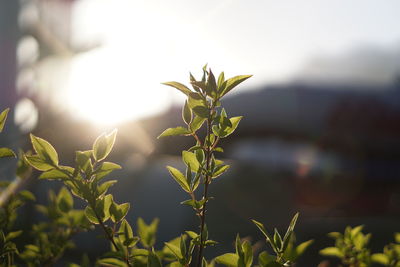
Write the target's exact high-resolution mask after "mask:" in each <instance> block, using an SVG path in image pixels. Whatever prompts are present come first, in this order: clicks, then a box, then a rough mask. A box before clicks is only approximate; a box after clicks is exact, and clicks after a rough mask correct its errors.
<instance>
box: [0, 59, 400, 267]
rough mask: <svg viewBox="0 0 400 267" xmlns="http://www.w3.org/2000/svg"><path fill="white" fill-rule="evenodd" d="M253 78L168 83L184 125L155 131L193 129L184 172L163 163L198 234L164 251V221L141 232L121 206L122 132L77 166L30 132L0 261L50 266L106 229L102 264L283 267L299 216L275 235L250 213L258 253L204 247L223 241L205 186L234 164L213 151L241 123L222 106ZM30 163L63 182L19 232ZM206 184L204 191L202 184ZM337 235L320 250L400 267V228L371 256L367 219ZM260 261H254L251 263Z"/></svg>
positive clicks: (290, 256)
mask: <svg viewBox="0 0 400 267" xmlns="http://www.w3.org/2000/svg"><path fill="white" fill-rule="evenodd" d="M250 77H251V76H250V75H240V76H235V77H233V78H229V79H225V77H224V73H221V74H220V75H219V76H218V79H216V78H215V76H214V74H213V72H212V71H211V69H209V70H207V68H206V66H205V67H204V68H203V76H202V78H201V80H196V79H195V78H194V76H193V75H192V74H190V83H191V87H192V89H189V87H187V86H185V85H183V84H181V83H178V82H166V83H164V84H165V85H168V86H172V87H174V88H176V89H178V90H179V91H181V92H182V93H184V94H185V95H186V97H187V99H186V101H185V103H184V105H183V108H182V119H183V122H184V123H185V126H184V127H183V126H178V127H175V128H168V129H166V130H165V131H164V132H162V133H161V134H160V136H159V138H160V137H165V136H189V137H192V138H193V139H194V144H193V146H192V147H190V148H188V149H187V150H184V151H182V160H183V162H184V164H185V166H186V170H185V171H180V170H178V169H177V168H174V167H172V166H167V169H168V171H169V173H170V175H171V176H172V178H173V179H174V180H175V181H176V182H177V183H178V184H179V186H180V187H181V188H182V190H183V191H185V192H186V193H187V194H188V196H189V199H188V200H185V201H183V202H181V204H184V205H188V206H190V207H191V208H192V209H193V210H194V212H195V215H196V216H197V217H198V218H199V226H198V229H197V231H185V232H184V233H182V234H181V235H180V236H179V237H176V238H174V239H172V240H170V241H168V242H165V243H164V246H163V247H162V248H161V249H157V248H155V244H156V234H157V228H158V224H159V220H158V219H157V218H156V219H154V220H153V221H152V222H151V223H149V224H147V223H146V222H145V221H144V220H143V219H141V218H139V219H138V220H137V222H136V227H135V230H136V231H134V230H133V227H132V226H131V224H130V223H129V222H128V220H127V218H128V217H127V216H128V211H129V210H130V204H129V203H121V204H119V203H117V202H116V201H115V199H116V197H115V196H114V195H113V194H111V193H109V188H110V187H111V186H112V185H114V184H115V183H116V182H117V181H116V180H108V179H107V176H108V175H109V174H110V173H112V172H113V171H115V170H117V169H120V168H121V167H120V166H119V165H118V164H116V163H113V162H109V161H106V160H107V157H108V156H109V154H110V153H111V151H112V149H113V146H114V142H115V140H116V135H117V132H116V131H113V132H111V133H109V134H103V135H101V136H99V137H98V138H97V139H96V140H95V142H94V143H93V145H92V147H91V149H89V150H84V151H76V153H75V161H74V164H73V166H65V165H62V164H60V162H59V155H58V153H57V151H56V149H55V148H54V147H53V146H52V145H51V144H50V143H49V142H47V141H46V140H44V139H42V138H39V137H36V136H34V135H31V136H30V138H31V143H32V147H33V154H32V153H31V152H26V153H23V152H19V153H18V163H17V169H16V177H17V178H16V179H15V180H14V181H12V182H6V181H2V182H1V183H0V189H1V194H0V266H2V267H3V266H7V267H14V266H19V265H20V264H25V265H24V266H28V267H36V266H44V267H47V266H53V265H54V264H55V263H56V262H57V261H59V260H60V258H61V257H62V256H63V255H64V253H65V252H66V251H67V250H68V249H71V248H73V247H74V243H73V241H72V237H73V236H75V235H76V234H79V233H80V232H83V231H89V230H92V229H94V228H96V227H97V228H100V229H101V230H102V233H103V237H104V238H105V239H106V240H107V241H108V242H109V243H110V248H109V250H108V251H107V252H105V253H104V254H103V255H102V256H100V257H99V258H97V259H96V261H95V263H93V264H95V265H96V266H119V267H129V266H135V267H145V266H147V267H161V266H170V267H188V266H196V267H214V266H216V265H217V264H220V265H225V266H231V267H250V266H259V267H277V266H294V265H295V262H296V261H297V259H298V257H299V256H301V255H302V254H303V253H304V251H305V250H306V249H307V248H308V247H309V246H310V245H311V244H312V242H313V240H309V241H306V242H303V243H300V244H299V245H296V238H295V234H294V228H295V225H296V222H297V219H298V216H299V214H298V213H296V214H295V215H294V217H293V219H292V220H291V222H290V224H289V227H288V228H287V230H286V232H285V234H284V235H283V237H282V235H281V234H280V233H279V231H278V230H277V229H274V231H273V234H270V232H268V231H267V229H266V227H265V226H264V225H263V224H262V223H260V222H258V221H255V220H253V223H254V224H255V225H256V226H257V228H258V229H259V230H260V231H261V233H262V234H263V235H264V237H265V240H266V243H267V244H268V245H269V246H270V249H269V250H268V251H267V250H265V251H262V252H261V253H259V254H258V255H256V253H255V246H252V244H251V243H250V241H249V240H247V239H241V238H240V236H239V235H237V236H236V240H235V253H225V254H223V255H220V256H217V257H215V258H214V259H211V260H207V259H206V258H205V257H204V250H205V249H206V248H207V247H209V246H214V245H216V244H217V242H216V241H214V240H212V239H210V238H209V233H208V227H209V226H208V224H207V207H208V205H209V201H210V200H211V199H212V198H211V197H210V195H209V193H208V192H209V188H210V186H211V184H212V183H213V181H214V180H215V179H216V178H218V177H220V176H221V175H222V174H223V173H225V172H226V171H227V170H228V168H229V165H226V164H225V163H224V162H223V161H222V160H219V159H217V157H216V153H221V152H223V149H222V148H221V147H220V143H221V141H223V139H224V138H226V137H228V136H229V135H231V134H232V133H233V132H234V131H235V129H236V128H237V127H238V124H239V122H240V121H241V119H242V117H241V116H237V117H228V115H227V112H226V111H225V109H224V108H223V107H222V104H221V99H223V97H225V95H227V94H228V93H229V92H230V91H231V90H233V89H234V88H235V87H236V86H237V85H239V84H240V83H242V82H243V81H245V80H247V79H248V78H250ZM7 114H8V109H7V110H5V111H3V112H1V113H0V132H1V131H2V130H3V128H4V124H5V121H6V118H7ZM4 157H16V154H15V153H14V152H13V151H12V150H11V149H9V148H0V158H4ZM32 167H33V168H34V169H36V170H38V171H40V172H41V174H40V176H39V179H42V180H51V181H53V180H58V181H61V182H62V183H63V185H64V186H63V187H62V188H61V189H60V190H59V191H58V193H57V194H56V193H54V192H53V191H49V192H48V196H49V201H48V204H47V205H37V206H36V210H37V211H38V212H40V213H42V214H43V215H45V216H46V218H47V220H46V221H41V222H39V223H37V224H34V225H31V229H30V231H22V230H21V229H16V227H15V221H16V218H17V211H18V208H19V207H21V206H22V205H24V204H25V203H26V202H27V201H34V200H35V197H34V196H33V195H32V193H31V192H29V191H27V190H23V187H24V183H25V181H26V179H27V178H28V177H29V176H30V174H31V171H32ZM199 188H202V189H203V190H202V191H201V190H199ZM74 198H77V199H80V200H81V201H82V202H83V203H84V209H76V208H74V204H75V201H74ZM22 235H24V238H25V239H24V246H23V248H18V247H17V242H15V240H17V239H18V238H20V236H22ZM329 235H330V236H331V237H333V238H334V239H335V247H328V248H325V249H323V250H321V251H320V253H321V254H322V255H325V256H334V257H338V258H339V259H340V260H341V261H342V264H343V265H344V266H354V267H356V266H371V264H372V263H379V264H381V265H384V266H395V267H399V266H400V263H399V262H400V259H399V255H400V234H398V233H397V234H396V235H395V240H396V243H391V244H389V245H387V246H385V248H384V249H383V252H382V253H375V254H371V252H370V249H369V248H368V247H367V245H368V242H369V240H370V236H371V235H370V234H367V235H364V234H363V233H362V226H358V227H355V228H351V227H347V228H346V230H345V232H344V234H341V233H336V232H335V233H330V234H329ZM255 259H257V263H254V262H255V261H256V260H255ZM93 264H92V263H91V261H90V259H89V257H88V256H87V255H86V254H83V255H82V260H81V262H80V263H79V264H77V263H69V264H67V266H68V267H88V266H93Z"/></svg>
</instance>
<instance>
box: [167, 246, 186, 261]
mask: <svg viewBox="0 0 400 267" xmlns="http://www.w3.org/2000/svg"><path fill="white" fill-rule="evenodd" d="M164 244H165V246H166V247H167V248H168V249H169V251H171V252H172V254H173V255H174V256H175V258H176V259H177V260H178V261H179V260H181V259H182V258H183V257H182V253H181V250H180V249H179V247H178V246H176V245H175V244H171V243H169V242H164Z"/></svg>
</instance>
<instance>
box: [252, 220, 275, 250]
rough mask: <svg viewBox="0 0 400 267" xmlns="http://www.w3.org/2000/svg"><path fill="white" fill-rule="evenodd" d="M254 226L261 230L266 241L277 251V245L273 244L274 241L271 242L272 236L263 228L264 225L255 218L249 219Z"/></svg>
mask: <svg viewBox="0 0 400 267" xmlns="http://www.w3.org/2000/svg"><path fill="white" fill-rule="evenodd" d="M251 221H252V222H253V223H254V224H255V225H256V226H257V228H258V229H259V230H260V231H261V233H263V235H264V236H265V238H266V239H267V242H268V243H269V244H270V245H271V247H272V249H273V250H274V251H275V252H277V251H278V250H277V247H276V246H275V243H274V242H273V239H272V237H271V236H270V235H269V234H268V232H267V230H266V229H265V227H264V225H263V224H262V223H260V222H257V221H256V220H251Z"/></svg>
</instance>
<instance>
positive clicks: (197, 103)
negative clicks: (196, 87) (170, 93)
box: [188, 93, 209, 118]
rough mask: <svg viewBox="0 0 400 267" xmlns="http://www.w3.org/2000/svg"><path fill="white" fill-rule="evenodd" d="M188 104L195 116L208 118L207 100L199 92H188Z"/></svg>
mask: <svg viewBox="0 0 400 267" xmlns="http://www.w3.org/2000/svg"><path fill="white" fill-rule="evenodd" d="M188 105H189V107H190V108H191V109H192V110H193V112H194V113H195V114H196V115H197V116H199V117H201V118H208V116H209V109H208V106H207V101H206V100H205V99H204V97H203V96H202V95H200V94H199V93H191V94H189V99H188Z"/></svg>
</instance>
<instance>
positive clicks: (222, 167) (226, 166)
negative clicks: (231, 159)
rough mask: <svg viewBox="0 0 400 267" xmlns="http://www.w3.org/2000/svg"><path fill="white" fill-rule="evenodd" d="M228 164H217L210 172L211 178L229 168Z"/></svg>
mask: <svg viewBox="0 0 400 267" xmlns="http://www.w3.org/2000/svg"><path fill="white" fill-rule="evenodd" d="M229 167H230V166H229V165H218V166H217V167H216V168H215V169H214V172H213V174H212V178H217V177H218V176H220V175H221V174H223V173H224V172H226V171H227V170H228V169H229Z"/></svg>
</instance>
